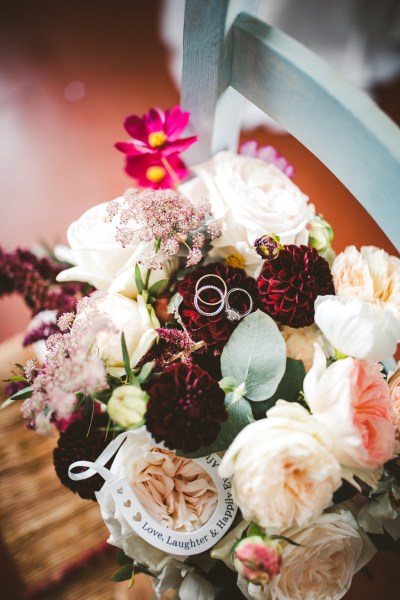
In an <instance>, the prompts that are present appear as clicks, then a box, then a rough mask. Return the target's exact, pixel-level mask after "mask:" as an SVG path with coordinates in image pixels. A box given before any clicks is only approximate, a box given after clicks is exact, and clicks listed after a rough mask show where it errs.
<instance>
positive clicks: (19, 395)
mask: <svg viewBox="0 0 400 600" xmlns="http://www.w3.org/2000/svg"><path fill="white" fill-rule="evenodd" d="M32 393H33V387H32V386H31V385H30V386H29V387H26V388H24V389H23V390H19V391H18V392H15V394H13V395H12V396H10V397H9V398H7V400H5V401H4V402H3V403H2V404H1V406H0V408H7V406H10V404H12V403H13V402H15V401H16V400H25V398H30V397H31V396H32Z"/></svg>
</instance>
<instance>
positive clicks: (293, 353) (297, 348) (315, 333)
mask: <svg viewBox="0 0 400 600" xmlns="http://www.w3.org/2000/svg"><path fill="white" fill-rule="evenodd" d="M280 331H281V334H282V335H283V339H284V340H285V343H286V352H287V356H288V358H294V359H295V360H301V361H302V362H303V364H304V368H305V370H306V372H307V371H309V370H310V369H311V367H312V363H313V358H314V344H315V342H318V343H322V334H321V332H320V331H319V329H318V327H316V326H315V325H310V327H299V328H298V329H294V328H293V327H289V326H288V325H282V326H281V327H280Z"/></svg>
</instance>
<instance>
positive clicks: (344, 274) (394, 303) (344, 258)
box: [332, 246, 400, 321]
mask: <svg viewBox="0 0 400 600" xmlns="http://www.w3.org/2000/svg"><path fill="white" fill-rule="evenodd" d="M332 275H333V282H334V285H335V291H336V294H338V295H339V296H351V297H354V296H355V297H357V298H359V299H360V300H364V302H368V303H369V304H373V305H374V306H377V307H379V308H385V309H388V310H391V311H392V312H393V314H394V316H395V317H396V319H397V320H398V321H400V259H398V258H397V257H395V256H390V255H389V254H388V253H387V252H385V251H384V250H380V249H379V248H375V247H374V246H363V247H362V248H361V249H360V250H357V249H356V247H355V246H348V247H347V248H346V249H345V250H344V252H341V253H340V254H338V256H337V257H336V258H335V260H334V262H333V265H332Z"/></svg>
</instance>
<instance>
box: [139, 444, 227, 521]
mask: <svg viewBox="0 0 400 600" xmlns="http://www.w3.org/2000/svg"><path fill="white" fill-rule="evenodd" d="M128 480H129V482H130V484H131V485H132V487H133V489H134V491H135V494H136V496H137V498H138V500H139V501H140V502H141V504H142V505H143V506H144V507H145V509H146V510H147V511H148V512H149V513H150V514H151V515H152V516H153V517H154V518H155V519H156V520H157V521H160V522H161V523H162V524H163V525H165V526H166V527H170V528H171V529H174V531H192V530H194V529H199V528H200V527H201V526H202V525H204V523H206V522H207V521H208V520H209V519H210V518H211V516H212V514H213V512H214V511H215V508H216V506H217V490H216V488H215V485H214V484H213V482H212V481H211V478H210V476H209V475H208V474H207V473H206V472H205V471H204V469H202V468H201V467H200V466H199V465H198V464H197V463H195V462H194V461H193V460H189V459H187V458H182V457H180V456H176V454H175V452H171V451H170V450H164V449H162V448H150V449H149V450H148V451H147V452H146V453H145V454H143V456H139V457H137V458H135V459H134V460H133V461H132V464H131V466H130V472H129V475H128Z"/></svg>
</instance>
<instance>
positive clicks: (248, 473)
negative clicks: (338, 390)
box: [219, 400, 341, 533]
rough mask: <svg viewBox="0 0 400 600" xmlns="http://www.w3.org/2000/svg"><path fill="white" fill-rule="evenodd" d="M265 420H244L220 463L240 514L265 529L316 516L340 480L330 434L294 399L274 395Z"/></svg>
mask: <svg viewBox="0 0 400 600" xmlns="http://www.w3.org/2000/svg"><path fill="white" fill-rule="evenodd" d="M267 417H268V418H267V419H261V420H259V421H255V422H254V423H251V424H250V425H247V427H245V428H244V429H243V430H242V431H241V432H240V433H239V435H238V436H237V437H236V438H235V439H234V441H233V442H232V444H231V445H230V447H229V448H228V450H227V452H226V454H225V456H224V458H223V459H222V462H221V465H220V467H219V474H220V476H221V477H230V476H231V475H233V482H232V487H233V497H234V499H235V502H236V503H237V504H238V506H239V507H240V509H241V511H242V514H243V518H244V519H246V520H247V521H255V522H256V523H257V524H258V525H260V526H261V527H263V528H265V529H267V530H268V532H271V533H272V532H281V531H282V529H285V528H286V527H291V526H293V525H298V526H303V525H306V524H308V523H310V522H312V521H313V520H314V519H316V518H317V517H318V516H319V515H320V514H321V513H322V511H323V510H324V509H325V508H326V507H327V506H328V505H329V504H330V503H331V501H332V495H333V492H334V491H335V490H336V489H337V488H338V487H339V486H340V484H341V471H340V465H339V463H338V461H337V460H336V458H335V456H334V455H333V454H332V452H331V451H330V449H329V445H330V434H329V431H327V430H326V427H324V426H323V425H322V424H321V423H320V422H319V421H317V420H316V419H315V418H314V417H313V416H312V415H310V413H309V412H308V411H307V410H306V409H305V408H303V407H302V406H300V404H298V403H296V402H285V401H284V400H278V402H277V403H276V405H275V406H274V407H273V408H271V409H270V410H269V411H268V412H267Z"/></svg>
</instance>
